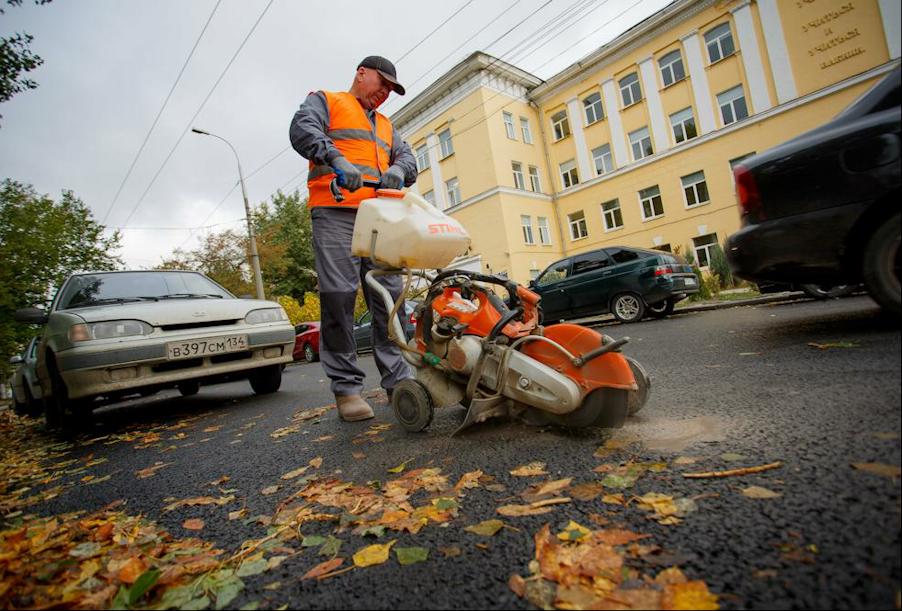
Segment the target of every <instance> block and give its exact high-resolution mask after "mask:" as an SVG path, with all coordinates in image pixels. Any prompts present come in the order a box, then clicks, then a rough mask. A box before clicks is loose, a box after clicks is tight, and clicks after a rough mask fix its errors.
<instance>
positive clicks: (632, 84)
mask: <svg viewBox="0 0 902 611" xmlns="http://www.w3.org/2000/svg"><path fill="white" fill-rule="evenodd" d="M627 81H628V82H627ZM618 84H619V85H620V99H621V100H622V101H623V107H624V108H626V107H627V106H632V105H633V104H638V103H639V102H641V101H642V86H641V85H640V84H639V74H638V73H637V72H632V73H630V74H627V75H626V76H624V77H623V78H622V79H620V81H619V82H618Z"/></svg>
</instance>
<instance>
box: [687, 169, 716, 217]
mask: <svg viewBox="0 0 902 611" xmlns="http://www.w3.org/2000/svg"><path fill="white" fill-rule="evenodd" d="M680 181H682V183H683V193H684V194H685V195H686V207H688V208H691V207H693V206H700V205H701V204H707V203H708V202H709V201H711V198H710V197H708V183H706V182H705V173H704V172H703V171H702V172H695V173H694V174H690V175H689V176H683V177H682V178H680Z"/></svg>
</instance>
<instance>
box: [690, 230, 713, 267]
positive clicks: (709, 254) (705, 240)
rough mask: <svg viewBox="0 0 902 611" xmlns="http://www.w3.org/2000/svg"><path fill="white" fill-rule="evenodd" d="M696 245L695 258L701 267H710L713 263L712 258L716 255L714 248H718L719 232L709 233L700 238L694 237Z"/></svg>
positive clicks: (693, 241)
mask: <svg viewBox="0 0 902 611" xmlns="http://www.w3.org/2000/svg"><path fill="white" fill-rule="evenodd" d="M692 243H693V244H694V246H695V260H696V261H698V266H699V267H708V266H709V265H711V259H712V258H713V255H714V249H715V248H717V246H718V245H717V234H716V233H709V234H708V235H703V236H700V237H698V238H692Z"/></svg>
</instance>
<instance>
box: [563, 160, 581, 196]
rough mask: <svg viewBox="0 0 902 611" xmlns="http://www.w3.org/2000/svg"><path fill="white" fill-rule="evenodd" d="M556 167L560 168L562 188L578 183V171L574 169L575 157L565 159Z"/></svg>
mask: <svg viewBox="0 0 902 611" xmlns="http://www.w3.org/2000/svg"><path fill="white" fill-rule="evenodd" d="M558 169H559V170H560V175H561V188H562V189H569V188H570V187H572V186H574V185H578V184H579V171H578V170H577V169H576V160H575V159H571V160H570V161H565V162H564V163H562V164H561V165H560V166H558ZM567 183H570V184H567Z"/></svg>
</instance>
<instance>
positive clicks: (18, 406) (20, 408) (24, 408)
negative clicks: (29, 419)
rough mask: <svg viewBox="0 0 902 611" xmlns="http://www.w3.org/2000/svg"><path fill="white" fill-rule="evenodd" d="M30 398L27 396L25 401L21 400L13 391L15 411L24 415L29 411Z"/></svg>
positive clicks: (19, 414)
mask: <svg viewBox="0 0 902 611" xmlns="http://www.w3.org/2000/svg"><path fill="white" fill-rule="evenodd" d="M27 401H28V398H27V397H26V398H25V401H21V402H20V401H19V397H17V396H16V394H15V392H14V393H13V412H15V413H16V415H18V416H24V415H25V414H26V413H27V412H28V403H27Z"/></svg>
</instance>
